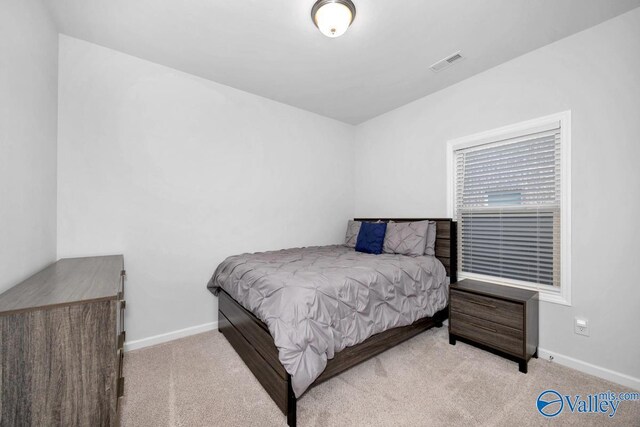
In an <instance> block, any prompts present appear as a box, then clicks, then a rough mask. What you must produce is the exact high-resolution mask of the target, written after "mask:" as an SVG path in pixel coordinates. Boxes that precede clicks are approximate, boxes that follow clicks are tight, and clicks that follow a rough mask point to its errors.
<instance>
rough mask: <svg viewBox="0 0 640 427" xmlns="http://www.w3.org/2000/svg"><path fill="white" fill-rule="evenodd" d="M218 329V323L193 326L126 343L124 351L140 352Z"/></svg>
mask: <svg viewBox="0 0 640 427" xmlns="http://www.w3.org/2000/svg"><path fill="white" fill-rule="evenodd" d="M215 329H218V322H217V321H216V322H211V323H203V324H202V325H196V326H191V327H189V328H184V329H178V330H177V331H172V332H167V333H166V334H160V335H154V336H152V337H147V338H142V339H139V340H134V341H127V342H125V343H124V351H131V350H138V349H140V348H144V347H150V346H152V345H156V344H162V343H165V342H168V341H173V340H177V339H178V338H184V337H188V336H189V335H195V334H200V333H202V332H208V331H213V330H215Z"/></svg>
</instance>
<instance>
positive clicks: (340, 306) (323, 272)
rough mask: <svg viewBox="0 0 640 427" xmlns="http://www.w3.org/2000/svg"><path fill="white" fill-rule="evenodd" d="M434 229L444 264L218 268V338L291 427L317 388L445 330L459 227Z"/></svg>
mask: <svg viewBox="0 0 640 427" xmlns="http://www.w3.org/2000/svg"><path fill="white" fill-rule="evenodd" d="M425 219H426V218H420V219H413V218H412V219H390V218H356V221H370V222H374V221H383V222H388V221H395V222H415V221H423V220H425ZM432 221H436V227H437V234H436V241H435V256H421V257H409V256H405V255H394V254H383V255H369V254H361V253H359V252H355V251H354V250H353V249H352V248H348V247H346V246H344V245H335V246H323V247H310V248H296V249H287V250H281V251H273V252H264V253H257V254H243V255H237V256H233V257H229V258H227V260H225V261H224V262H223V263H221V264H220V265H219V266H218V268H217V269H216V272H215V273H214V275H213V277H212V279H211V280H210V282H209V284H208V288H209V290H210V291H211V292H212V293H214V294H215V295H217V296H218V329H219V331H220V332H221V333H222V334H223V335H224V336H225V337H226V339H227V340H228V341H229V343H230V344H231V345H232V346H233V347H234V349H235V350H236V352H237V353H238V355H240V357H241V358H242V359H243V361H244V362H245V363H246V365H247V366H248V367H249V369H250V370H251V371H252V372H253V374H254V375H255V377H256V378H257V379H258V381H259V382H260V383H261V384H262V386H263V387H264V388H265V390H266V391H267V392H268V394H269V395H270V396H271V398H272V399H273V400H274V402H275V403H276V404H277V405H278V407H279V408H280V409H281V410H282V411H283V413H284V414H285V415H286V416H287V422H288V424H289V425H290V426H295V424H296V402H297V399H298V398H299V397H301V396H302V394H303V393H304V392H305V391H306V390H307V389H308V388H310V387H313V386H315V385H317V384H320V383H322V382H323V381H326V380H327V379H329V378H331V377H333V376H335V375H337V374H339V373H340V372H343V371H345V370H346V369H349V368H350V367H352V366H354V365H356V364H358V363H360V362H362V361H364V360H366V359H368V358H370V357H373V356H375V355H376V354H378V353H380V352H382V351H384V350H386V349H388V348H390V347H393V346H395V345H397V344H399V343H401V342H403V341H405V340H407V339H409V338H411V337H413V336H415V335H416V334H418V333H420V332H422V331H425V330H427V329H429V328H431V327H434V326H436V327H440V326H442V322H443V320H444V319H446V317H447V291H448V289H447V288H448V287H447V283H448V282H449V281H451V282H455V280H456V276H455V272H456V271H457V264H456V250H455V244H456V224H455V222H453V221H452V220H451V219H432ZM447 279H448V280H447Z"/></svg>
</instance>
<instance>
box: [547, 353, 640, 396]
mask: <svg viewBox="0 0 640 427" xmlns="http://www.w3.org/2000/svg"><path fill="white" fill-rule="evenodd" d="M549 356H553V361H554V362H556V363H559V364H560V365H563V366H567V367H569V368H573V369H575V370H577V371H580V372H584V373H586V374H590V375H593V376H596V377H599V378H602V379H605V380H608V381H612V382H614V383H618V384H620V385H623V386H625V387H629V388H632V389H634V390H640V378H634V377H632V376H631V375H627V374H622V373H620V372H616V371H612V370H611V369H607V368H603V367H601V366H596V365H592V364H591V363H587V362H583V361H582V360H578V359H574V358H573V357H569V356H565V355H563V354H558V353H554V352H552V351H549V350H545V349H544V348H540V347H538V357H539V358H540V359H542V360H549ZM605 391H606V390H605Z"/></svg>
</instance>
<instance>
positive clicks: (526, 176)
mask: <svg viewBox="0 0 640 427" xmlns="http://www.w3.org/2000/svg"><path fill="white" fill-rule="evenodd" d="M569 131H570V113H569V112H565V113H561V114H556V115H553V116H548V117H543V118H540V119H536V120H532V121H528V122H524V123H519V124H517V125H513V126H508V127H505V128H501V129H496V130H493V131H489V132H484V133H482V134H478V135H473V136H469V137H465V138H460V139H457V140H454V141H450V142H449V144H448V157H449V159H448V160H449V162H448V164H449V168H448V172H449V185H450V191H449V208H450V211H451V212H450V214H451V216H452V217H454V218H455V219H456V221H457V222H458V265H459V267H458V269H459V271H458V277H460V278H465V277H468V278H474V279H479V280H490V281H494V282H498V283H503V284H505V285H510V286H516V287H523V288H529V289H535V290H538V291H539V292H540V295H541V299H543V300H546V301H551V302H557V303H561V304H567V305H568V304H570V289H571V288H570V287H571V284H570V272H571V270H570V253H569V251H570V233H569V232H570V225H569V220H570V216H569V210H570V203H569V201H570V194H569V193H570V185H569V184H570V183H569V177H570V171H569V168H570V162H569V160H570V132H569Z"/></svg>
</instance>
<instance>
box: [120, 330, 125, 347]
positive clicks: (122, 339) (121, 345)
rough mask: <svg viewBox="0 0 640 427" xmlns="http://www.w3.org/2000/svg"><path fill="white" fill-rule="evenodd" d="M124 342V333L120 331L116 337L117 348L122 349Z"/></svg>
mask: <svg viewBox="0 0 640 427" xmlns="http://www.w3.org/2000/svg"><path fill="white" fill-rule="evenodd" d="M124 340H125V332H124V331H122V332H120V335H118V348H119V349H122V348H123V347H124Z"/></svg>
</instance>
